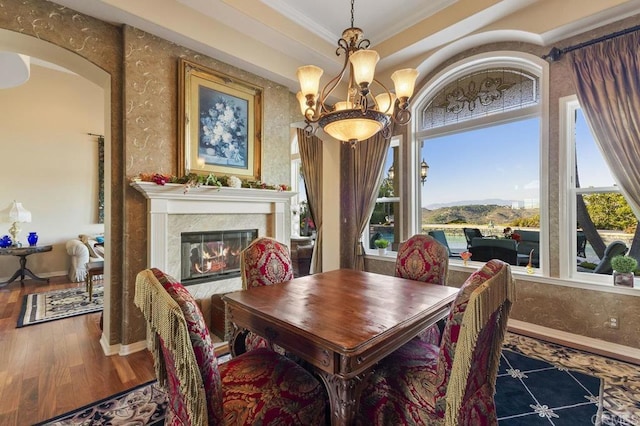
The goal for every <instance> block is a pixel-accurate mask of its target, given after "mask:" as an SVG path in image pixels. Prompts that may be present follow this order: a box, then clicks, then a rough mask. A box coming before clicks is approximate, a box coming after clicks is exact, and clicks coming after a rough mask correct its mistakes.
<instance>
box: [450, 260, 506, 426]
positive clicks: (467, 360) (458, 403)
mask: <svg viewBox="0 0 640 426" xmlns="http://www.w3.org/2000/svg"><path fill="white" fill-rule="evenodd" d="M494 281H498V282H497V283H493V282H494ZM513 301H515V285H514V282H513V278H512V275H511V268H510V267H509V265H508V264H505V266H503V268H502V269H501V270H500V271H499V272H498V273H497V274H496V275H495V276H493V277H492V278H490V279H489V280H487V281H486V282H485V283H483V284H482V285H480V286H479V287H478V288H477V289H475V290H474V291H473V293H471V296H470V298H469V302H468V305H467V308H466V310H465V312H464V316H463V318H462V324H461V330H460V337H459V339H458V343H457V345H456V353H455V357H454V360H453V366H452V369H451V375H450V377H449V384H448V386H447V394H446V410H445V425H447V426H457V425H458V417H459V415H460V409H461V407H462V402H463V398H464V395H465V390H466V387H467V379H468V378H469V371H470V369H471V360H472V357H473V351H474V348H475V346H476V342H477V340H478V336H479V334H480V331H481V330H482V328H483V327H484V325H485V324H486V323H487V321H489V318H490V317H491V315H492V314H493V313H494V312H496V311H498V310H500V311H501V312H500V315H499V318H498V321H499V323H498V324H497V326H498V333H499V334H498V336H497V338H496V339H494V341H493V345H492V348H491V359H490V370H489V371H488V372H487V374H489V377H493V378H494V383H492V384H490V385H491V387H492V390H493V393H495V377H496V374H497V369H498V364H499V362H500V353H501V348H502V341H503V339H504V333H505V329H506V323H507V319H508V318H509V311H510V309H511V305H512V303H513Z"/></svg>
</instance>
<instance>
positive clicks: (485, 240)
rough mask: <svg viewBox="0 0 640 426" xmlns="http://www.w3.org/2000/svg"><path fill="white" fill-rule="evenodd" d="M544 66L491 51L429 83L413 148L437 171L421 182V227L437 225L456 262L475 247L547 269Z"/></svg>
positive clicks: (481, 253) (477, 252) (475, 256)
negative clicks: (493, 54)
mask: <svg viewBox="0 0 640 426" xmlns="http://www.w3.org/2000/svg"><path fill="white" fill-rule="evenodd" d="M498 62H502V63H501V64H500V66H497V64H498ZM540 73H541V71H540V69H539V68H538V67H537V66H534V65H533V64H529V66H525V64H524V63H523V62H522V61H521V60H518V59H514V60H513V64H509V61H506V60H504V58H501V59H500V61H498V60H497V59H496V60H492V59H490V58H488V59H486V60H485V61H484V62H481V63H474V64H472V65H469V66H465V65H461V66H459V67H458V69H457V71H456V70H454V71H452V72H451V73H450V74H449V76H448V77H446V78H441V79H440V81H439V82H438V83H434V84H432V85H431V86H428V87H426V88H425V90H426V92H425V93H424V94H423V99H424V102H422V103H421V104H420V105H419V106H418V108H419V111H420V115H419V116H420V122H419V123H418V131H417V132H416V135H415V136H416V139H415V140H416V154H415V155H416V157H417V158H418V159H419V160H422V159H424V160H425V161H426V163H428V165H429V173H428V177H427V178H426V179H424V181H423V182H422V183H421V184H420V185H416V188H417V193H418V197H415V201H416V202H418V203H420V204H418V205H417V206H413V208H414V209H418V210H417V211H418V214H417V215H416V217H417V221H418V223H417V225H416V231H417V232H421V233H429V232H434V231H436V232H434V234H435V233H437V234H439V235H440V236H441V237H440V238H443V239H444V241H446V244H447V245H448V246H449V251H450V253H451V257H452V259H451V261H452V262H453V263H455V262H457V259H460V263H461V264H463V263H464V264H466V263H467V262H466V261H464V262H463V261H462V260H461V258H460V253H463V252H470V253H471V261H486V260H489V258H495V257H498V258H503V260H505V261H507V262H509V263H511V264H512V265H514V266H521V267H523V268H524V267H527V266H529V267H530V268H527V270H530V271H532V272H538V273H539V272H540V268H541V264H542V263H543V262H544V260H543V257H542V256H541V255H540V253H541V245H542V244H545V243H546V240H545V238H544V237H542V238H541V236H542V234H543V232H541V230H543V229H546V226H547V224H546V223H543V222H542V221H541V215H540V211H541V210H540V209H541V204H542V203H541V200H543V196H542V190H541V183H540V180H541V179H540V170H541V162H540V159H541V155H540V153H541V142H540V141H541V137H540V126H541V122H540V114H541V102H540V78H539V75H540ZM419 173H420V168H419V167H417V168H416V176H415V181H416V182H421V179H420V176H418V174H419ZM440 231H442V232H440ZM443 233H444V236H442V234H443ZM472 234H473V235H472Z"/></svg>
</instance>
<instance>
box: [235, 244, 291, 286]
mask: <svg viewBox="0 0 640 426" xmlns="http://www.w3.org/2000/svg"><path fill="white" fill-rule="evenodd" d="M240 270H241V275H242V288H243V290H246V289H248V288H252V287H260V286H263V285H271V284H276V283H281V282H284V281H289V280H291V279H293V265H292V263H291V255H290V253H289V248H288V247H287V246H286V245H284V244H282V243H281V242H279V241H277V240H275V239H273V238H270V237H259V238H256V239H255V240H253V241H252V242H251V244H249V245H248V246H247V248H245V249H244V250H243V251H242V252H241V253H240Z"/></svg>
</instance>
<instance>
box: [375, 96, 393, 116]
mask: <svg viewBox="0 0 640 426" xmlns="http://www.w3.org/2000/svg"><path fill="white" fill-rule="evenodd" d="M395 101H396V95H395V94H393V93H380V94H379V95H378V96H376V103H377V104H378V111H380V112H383V113H385V114H393V106H394V105H393V104H394V103H395Z"/></svg>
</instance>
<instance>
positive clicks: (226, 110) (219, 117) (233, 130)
mask: <svg viewBox="0 0 640 426" xmlns="http://www.w3.org/2000/svg"><path fill="white" fill-rule="evenodd" d="M180 71H181V72H180V77H179V78H180V86H179V88H180V89H179V95H180V97H181V105H180V106H181V109H180V110H179V112H178V113H179V115H180V116H183V117H184V126H181V128H180V135H179V138H180V142H181V143H180V147H179V149H180V150H179V155H178V169H179V170H178V173H179V174H189V173H195V174H197V175H204V176H208V175H215V176H218V177H222V176H236V177H239V178H240V179H246V180H254V181H260V180H261V176H260V166H261V157H260V156H261V136H262V88H260V87H258V86H254V85H251V84H249V83H247V82H243V81H239V80H236V79H234V78H233V77H232V76H229V75H225V74H221V73H218V72H215V71H214V70H211V69H208V68H205V67H203V66H200V65H198V64H195V63H193V62H189V61H187V60H181V66H180Z"/></svg>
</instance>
